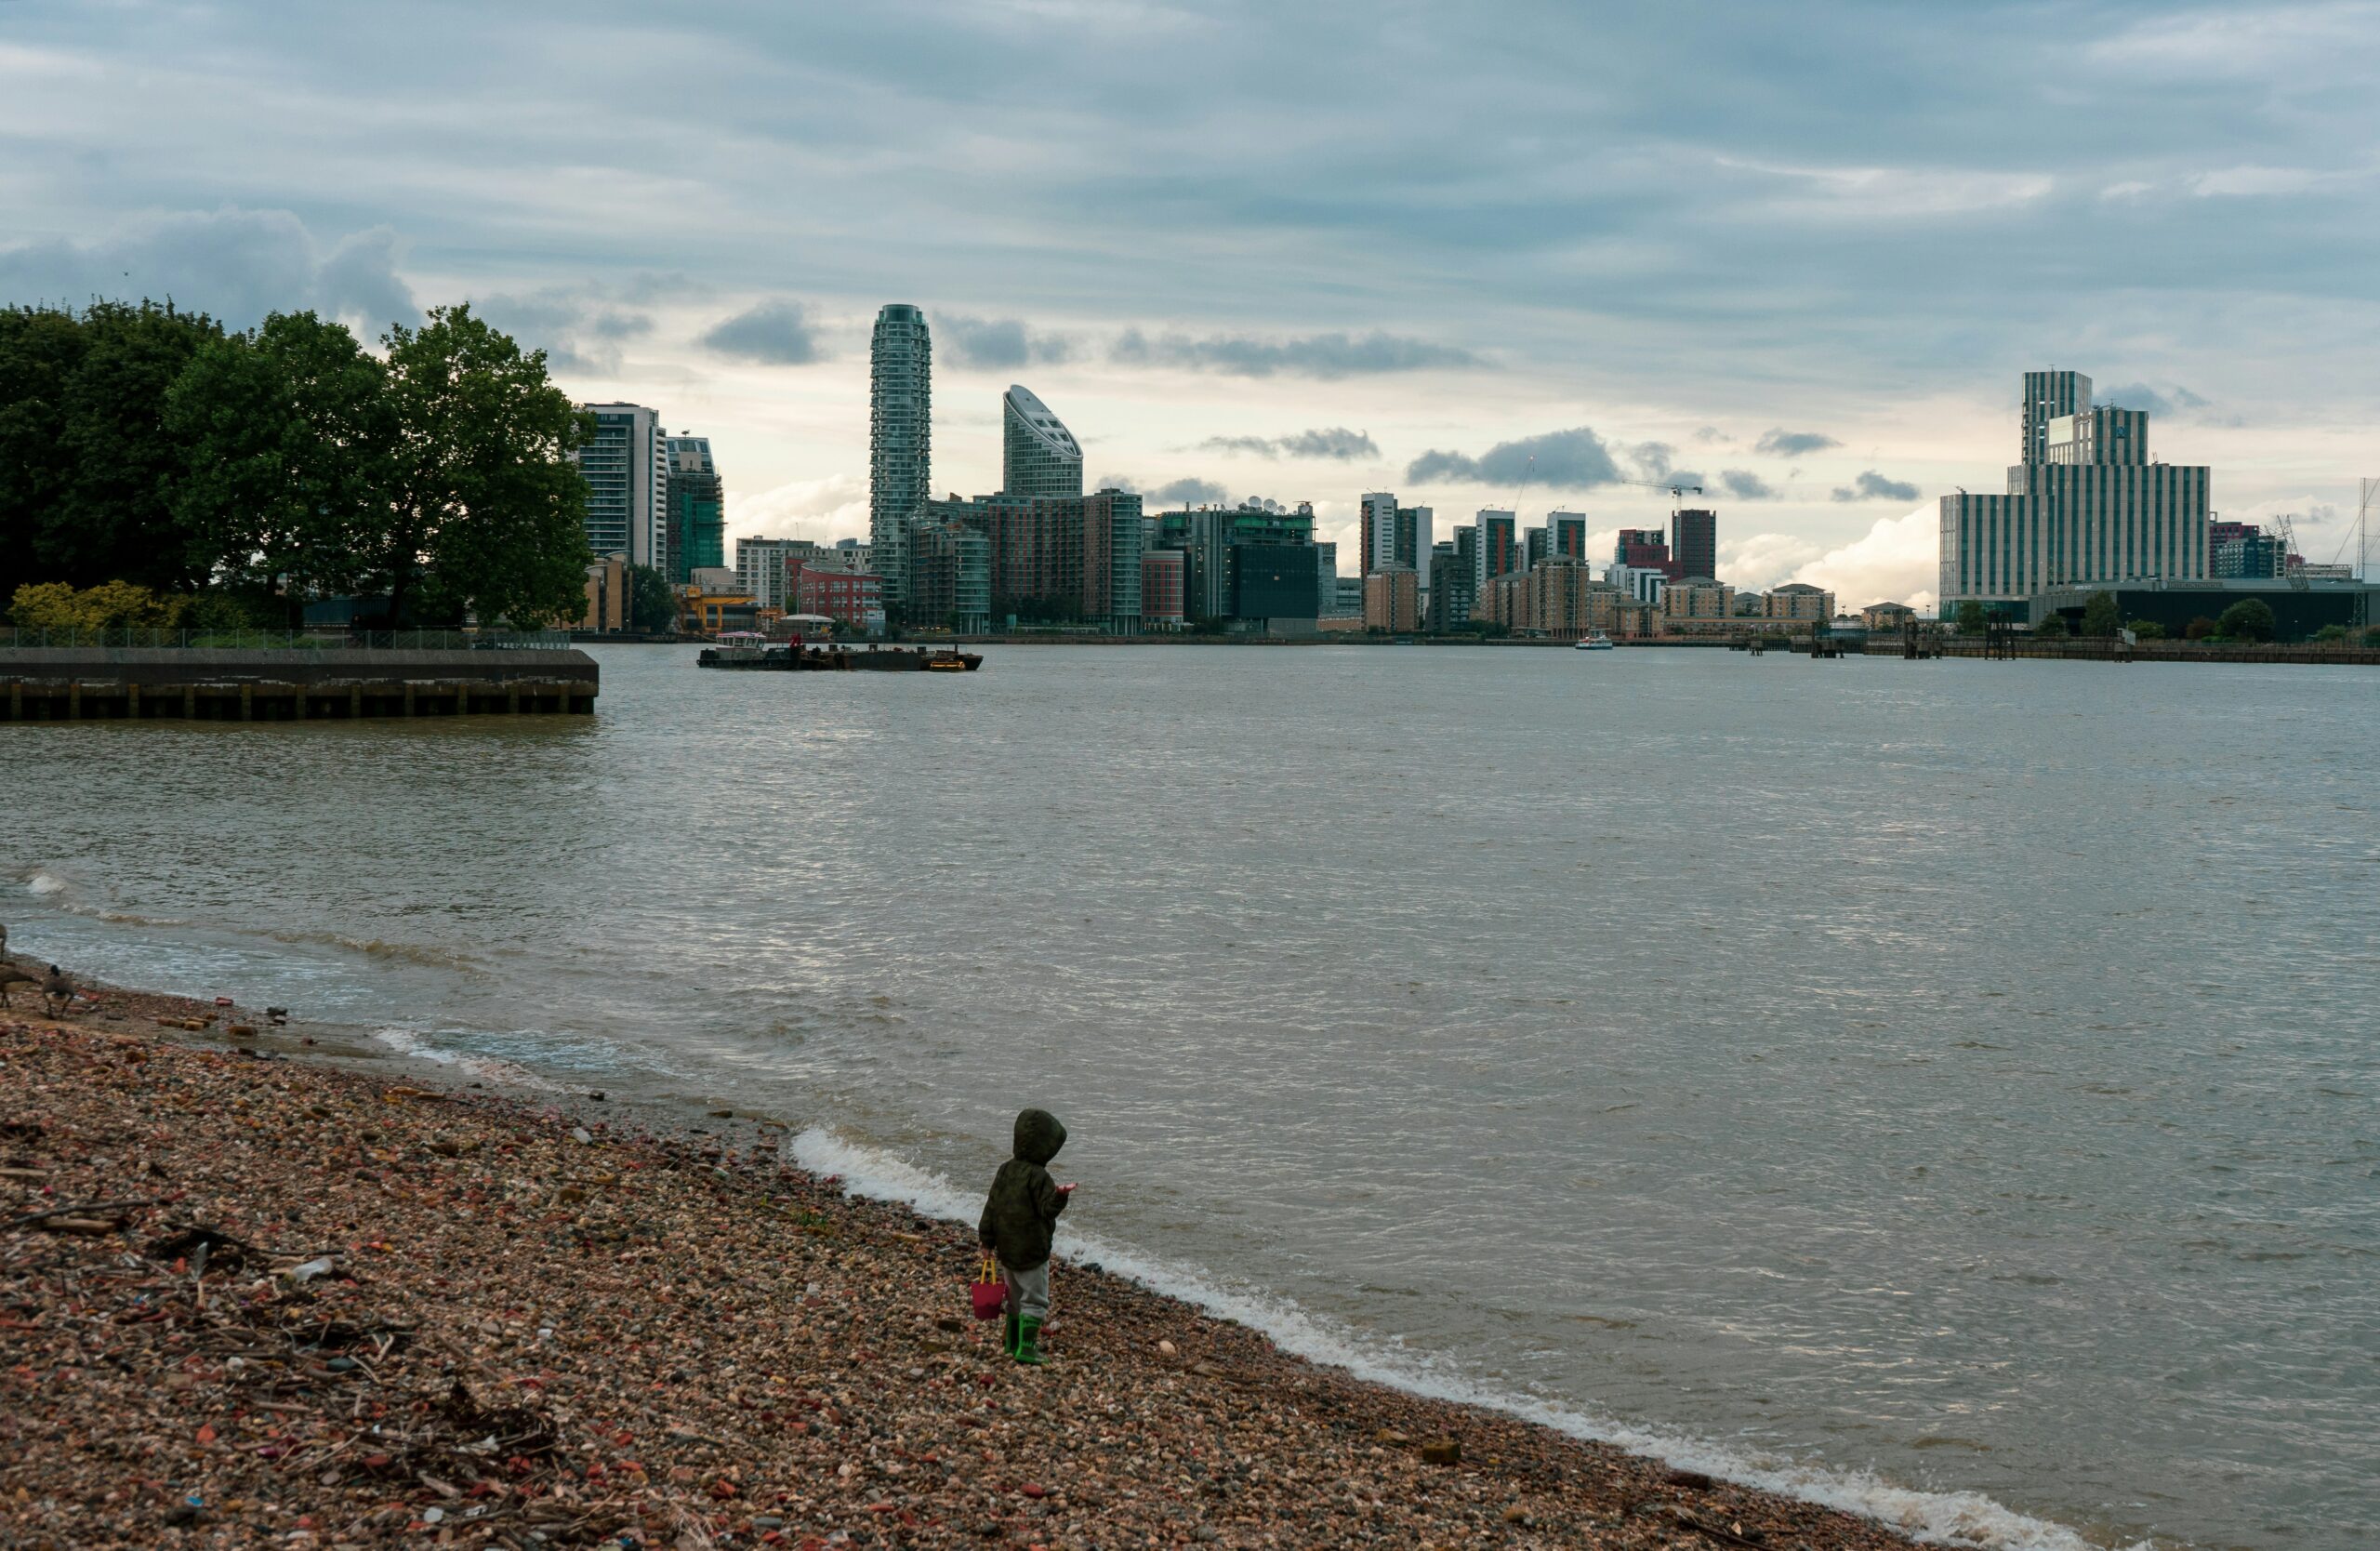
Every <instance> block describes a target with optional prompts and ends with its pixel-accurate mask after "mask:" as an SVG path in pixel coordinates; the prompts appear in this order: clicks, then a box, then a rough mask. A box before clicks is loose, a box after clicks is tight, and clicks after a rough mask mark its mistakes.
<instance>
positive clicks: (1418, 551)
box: [1396, 506, 1438, 586]
mask: <svg viewBox="0 0 2380 1551" xmlns="http://www.w3.org/2000/svg"><path fill="white" fill-rule="evenodd" d="M1437 520H1438V513H1437V509H1436V508H1435V507H1427V506H1400V507H1398V508H1397V509H1396V563H1397V564H1399V565H1402V566H1406V567H1408V569H1410V570H1411V571H1412V572H1413V573H1414V575H1415V576H1416V577H1419V578H1420V580H1421V584H1422V585H1424V586H1427V585H1428V582H1429V578H1428V577H1424V576H1422V575H1421V571H1422V568H1423V567H1424V566H1426V565H1427V564H1428V563H1429V561H1430V550H1431V548H1432V542H1431V529H1432V528H1433V527H1435V525H1436V524H1437Z"/></svg>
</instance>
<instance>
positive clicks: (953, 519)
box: [919, 490, 1313, 635]
mask: <svg viewBox="0 0 2380 1551" xmlns="http://www.w3.org/2000/svg"><path fill="white" fill-rule="evenodd" d="M919 521H921V522H923V523H927V524H959V526H961V527H965V528H968V529H971V530H972V531H973V532H975V533H978V534H981V535H982V536H983V537H984V538H985V565H986V568H987V576H988V583H987V587H988V594H987V595H988V600H989V602H988V608H989V611H990V613H991V614H992V615H993V616H998V617H1000V618H1017V619H1024V620H1031V621H1035V622H1040V623H1053V624H1057V623H1064V624H1084V625H1092V626H1096V627H1098V628H1099V629H1101V630H1105V631H1107V632H1109V633H1110V634H1115V635H1132V634H1136V633H1138V631H1139V630H1140V628H1141V625H1140V621H1141V552H1142V549H1143V545H1144V539H1145V536H1146V524H1145V523H1144V520H1143V516H1142V511H1141V497H1139V496H1137V495H1135V494H1133V493H1131V492H1130V491H1123V490H1102V491H1099V492H1097V493H1095V494H1093V495H1089V496H1068V497H1021V496H1015V495H1011V494H1009V493H1007V492H1002V493H1001V494H999V495H996V496H978V497H975V498H974V499H972V500H962V499H960V498H959V497H957V496H951V497H946V498H945V499H942V500H930V501H928V502H926V503H925V505H924V507H923V508H922V509H921V510H920V514H919ZM1312 588H1313V583H1312V577H1311V573H1309V574H1308V582H1307V590H1308V591H1309V592H1311V591H1312Z"/></svg>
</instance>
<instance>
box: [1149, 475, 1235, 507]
mask: <svg viewBox="0 0 2380 1551" xmlns="http://www.w3.org/2000/svg"><path fill="white" fill-rule="evenodd" d="M1147 496H1148V499H1150V500H1152V501H1154V502H1156V503H1157V505H1158V506H1159V507H1172V508H1179V507H1185V506H1222V505H1223V504H1224V503H1225V502H1226V501H1228V500H1230V499H1231V496H1230V494H1229V492H1227V491H1225V490H1224V489H1223V486H1222V485H1220V484H1216V483H1215V482H1214V481H1212V480H1205V479H1200V478H1198V477H1197V475H1196V474H1190V475H1185V476H1183V478H1181V479H1177V480H1170V481H1168V482H1167V483H1166V484H1160V485H1158V486H1157V488H1156V489H1154V490H1151V491H1149V492H1148V493H1147Z"/></svg>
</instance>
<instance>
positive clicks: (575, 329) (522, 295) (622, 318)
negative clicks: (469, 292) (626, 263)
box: [471, 285, 653, 377]
mask: <svg viewBox="0 0 2380 1551" xmlns="http://www.w3.org/2000/svg"><path fill="white" fill-rule="evenodd" d="M471 310H472V311H473V312H477V313H478V314H479V315H480V316H481V317H483V318H485V319H486V320H487V321H488V322H489V323H491V324H493V325H496V327H497V328H500V329H502V330H503V331H504V332H505V333H507V334H509V335H511V336H512V337H513V338H515V339H517V340H519V341H520V343H521V347H522V349H523V350H542V351H545V352H546V361H547V364H548V365H551V366H552V367H554V368H555V369H556V370H558V371H565V372H584V373H587V374H588V375H590V376H595V377H616V376H618V375H619V371H620V366H621V355H620V341H621V340H623V339H632V338H639V337H640V336H642V335H646V334H650V333H651V332H653V319H652V317H651V316H650V315H649V314H647V313H643V312H628V311H626V310H623V309H621V308H619V307H617V306H615V305H614V304H613V302H612V300H611V299H610V298H609V296H608V295H607V294H606V292H605V291H604V290H603V288H602V287H601V286H596V285H548V286H545V287H543V288H541V289H538V290H535V291H525V292H518V293H514V292H504V291H497V292H493V293H491V294H489V295H487V296H483V297H474V298H471Z"/></svg>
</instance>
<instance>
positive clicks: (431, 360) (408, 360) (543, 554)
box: [364, 303, 595, 628]
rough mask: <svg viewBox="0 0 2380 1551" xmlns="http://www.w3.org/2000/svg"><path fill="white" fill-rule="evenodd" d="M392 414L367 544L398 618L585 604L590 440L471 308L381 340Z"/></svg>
mask: <svg viewBox="0 0 2380 1551" xmlns="http://www.w3.org/2000/svg"><path fill="white" fill-rule="evenodd" d="M386 343H387V345H388V347H389V368H388V369H389V384H390V397H391V398H392V400H393V408H394V414H395V418H396V428H397V431H396V434H397V443H396V449H395V455H394V457H393V459H392V463H393V471H392V478H391V481H390V497H391V501H390V507H391V510H390V518H389V521H388V523H387V524H386V525H385V527H384V528H383V529H382V531H381V532H380V533H378V534H377V535H376V536H374V537H375V541H374V542H372V543H371V544H370V545H369V546H368V548H367V550H366V552H365V555H364V563H365V568H366V572H367V575H368V576H369V577H372V578H373V579H374V580H376V581H377V583H378V584H379V586H380V587H381V589H383V590H386V591H387V593H388V595H389V613H390V616H391V617H392V618H394V619H398V620H403V619H405V618H407V617H408V611H409V609H410V610H417V612H418V615H419V616H420V617H423V618H426V619H430V620H437V621H446V620H459V619H461V618H462V617H463V616H464V615H465V614H466V613H476V614H477V615H478V616H479V617H480V619H481V620H482V621H483V622H491V623H492V622H494V621H496V620H497V619H506V620H509V621H510V622H511V623H512V624H514V625H516V626H519V627H522V628H532V627H535V626H538V625H543V624H546V623H549V622H550V621H553V620H556V619H571V618H575V617H577V616H579V615H580V614H582V613H583V612H584V611H585V609H586V603H587V592H586V586H587V561H588V550H587V539H586V530H585V527H584V523H585V519H586V510H587V481H586V480H585V479H584V478H583V477H581V476H580V474H579V471H578V466H577V464H575V462H573V461H572V459H571V457H570V455H571V453H572V452H573V451H574V450H575V449H576V448H577V447H580V446H583V445H585V444H587V443H588V442H590V441H592V440H594V436H595V425H594V417H593V416H591V415H586V414H582V413H580V412H579V411H578V410H577V409H576V408H575V407H574V406H573V405H572V404H571V402H570V399H569V397H568V395H566V394H564V393H563V392H562V390H560V389H558V388H556V387H554V386H553V385H552V384H551V383H550V382H549V381H547V379H546V352H545V351H531V352H530V353H529V354H527V355H523V354H522V353H521V347H520V346H518V345H517V344H515V343H513V341H512V340H511V338H509V337H508V336H506V335H504V334H500V333H498V332H497V331H496V330H495V329H493V328H490V327H489V326H488V325H487V324H486V322H485V321H484V320H483V319H480V318H476V317H473V316H472V315H471V310H470V307H469V304H468V303H465V304H463V305H460V306H456V307H439V308H432V309H431V310H430V317H429V320H428V321H427V322H425V323H424V324H423V325H422V326H421V327H420V328H418V329H411V328H406V327H404V326H403V325H397V326H395V327H393V328H391V329H390V331H389V333H388V336H387V338H386Z"/></svg>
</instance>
